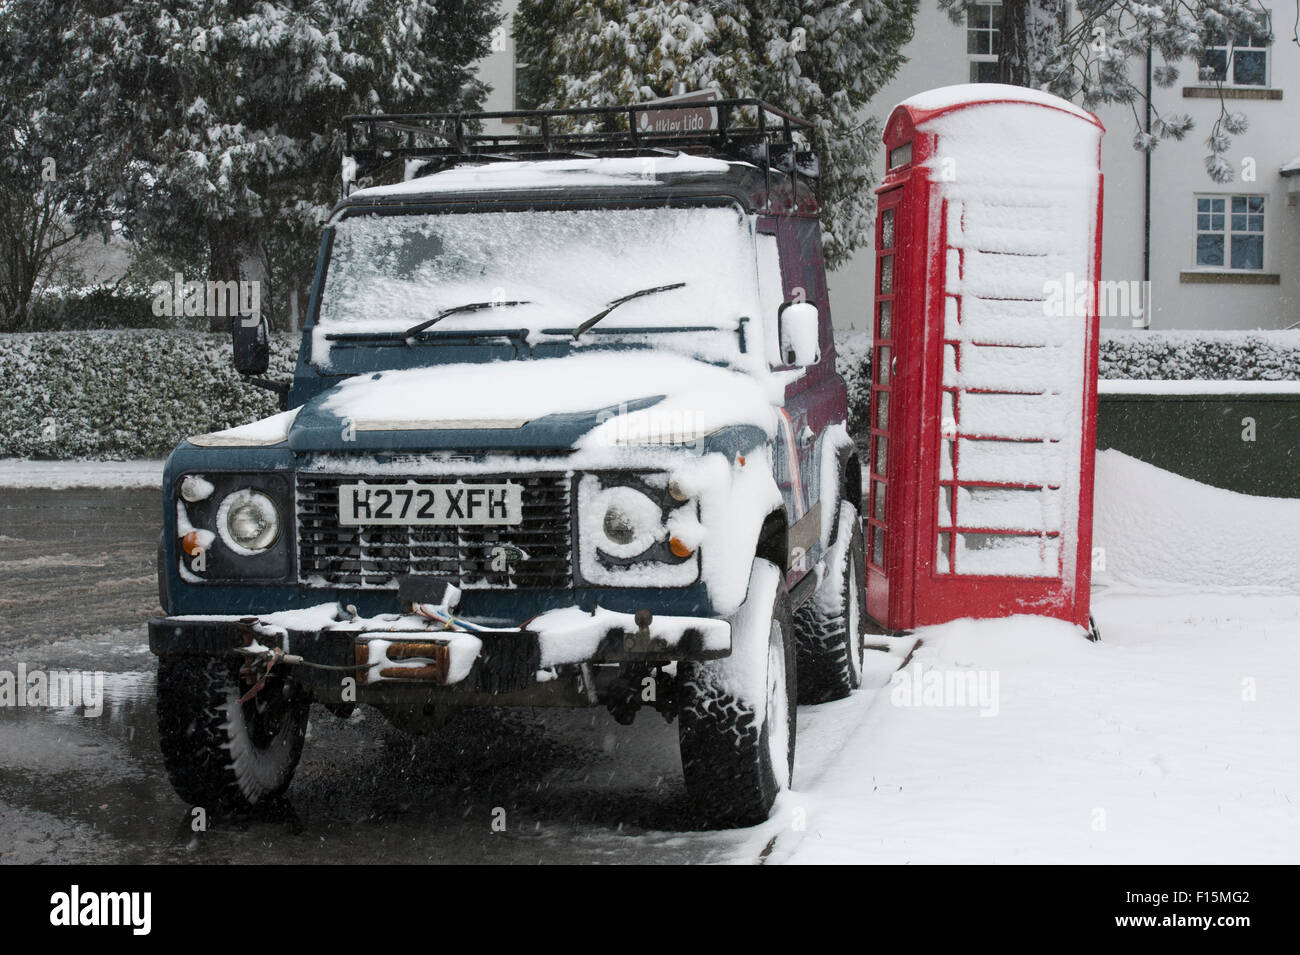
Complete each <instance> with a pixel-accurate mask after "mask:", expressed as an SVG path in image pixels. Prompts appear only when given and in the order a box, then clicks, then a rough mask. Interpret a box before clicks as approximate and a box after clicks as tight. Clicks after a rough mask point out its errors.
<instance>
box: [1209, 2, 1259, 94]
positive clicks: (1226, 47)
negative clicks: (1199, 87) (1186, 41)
mask: <svg viewBox="0 0 1300 955" xmlns="http://www.w3.org/2000/svg"><path fill="white" fill-rule="evenodd" d="M1267 16H1268V26H1269V28H1270V30H1271V26H1272V12H1271V11H1269V12H1268V13H1267ZM1239 39H1242V37H1240V36H1236V35H1232V36H1225V37H1223V41H1224V42H1223V43H1214V44H1211V45H1208V46H1206V47H1205V49H1204V50H1203V51H1202V53H1201V58H1200V62H1199V63H1198V64H1197V71H1196V75H1197V81H1198V82H1200V83H1208V84H1210V85H1215V86H1224V87H1230V88H1232V89H1240V90H1266V89H1269V88H1270V85H1269V83H1270V80H1271V79H1272V74H1273V57H1272V56H1271V55H1270V52H1271V51H1272V49H1273V44H1272V42H1271V41H1270V40H1269V39H1268V37H1267V35H1265V36H1256V35H1255V34H1249V35H1247V36H1246V37H1245V39H1246V40H1247V41H1248V42H1249V43H1250V44H1251V45H1249V46H1238V44H1237V40H1239ZM1256 42H1258V44H1259V45H1258V46H1256V45H1254V44H1255V43H1256ZM1237 50H1242V51H1246V52H1250V53H1256V52H1258V53H1262V54H1263V55H1264V76H1263V79H1261V80H1260V82H1258V83H1238V82H1237V81H1236V78H1235V74H1236V57H1235V54H1236V51H1237ZM1214 51H1222V52H1223V79H1217V78H1215V77H1211V78H1209V79H1205V78H1203V77H1202V76H1201V70H1202V69H1204V68H1205V67H1206V65H1207V64H1206V62H1205V61H1206V58H1207V57H1209V55H1210V54H1211V52H1214Z"/></svg>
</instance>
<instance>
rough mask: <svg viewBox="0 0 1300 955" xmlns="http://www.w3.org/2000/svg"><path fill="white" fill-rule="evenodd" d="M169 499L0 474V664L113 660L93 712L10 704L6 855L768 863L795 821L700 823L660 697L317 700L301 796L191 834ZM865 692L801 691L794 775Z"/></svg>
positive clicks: (831, 745) (3, 774)
mask: <svg viewBox="0 0 1300 955" xmlns="http://www.w3.org/2000/svg"><path fill="white" fill-rule="evenodd" d="M157 509H158V504H157V491H151V490H143V491H140V490H130V491H127V490H100V491H95V490H76V491H17V490H9V489H2V488H0V611H2V612H0V671H6V670H7V671H9V672H11V673H16V672H17V668H18V666H19V665H20V664H21V665H25V666H26V668H27V670H28V672H31V671H34V670H36V669H44V670H54V669H77V670H88V671H103V672H104V674H105V684H104V696H105V703H104V707H103V713H102V715H100V716H99V717H97V718H89V717H87V716H85V715H83V713H82V712H81V711H79V710H77V709H73V708H69V709H49V708H28V707H13V708H7V707H0V862H109V863H122V862H164V861H168V862H176V861H196V862H222V863H225V862H361V863H365V862H381V861H382V862H491V863H528V864H532V863H538V862H570V863H572V862H614V861H620V862H754V861H757V860H758V859H759V857H760V855H761V853H762V851H763V849H764V847H765V846H766V845H767V844H768V843H769V842H770V840H771V839H772V838H773V837H774V835H776V834H777V832H779V831H781V830H782V828H783V827H784V825H785V824H784V823H782V822H781V821H780V820H778V819H775V818H774V819H773V820H772V821H770V822H769V823H768V824H766V825H765V826H763V827H758V828H757V829H753V830H746V831H739V832H710V831H693V827H692V824H691V818H690V814H689V806H688V804H687V802H686V795H685V791H684V788H683V785H682V782H681V763H680V760H679V757H678V755H677V741H676V728H675V726H669V725H667V724H665V723H664V721H663V719H662V718H660V717H659V716H657V715H656V714H654V713H643V714H642V715H641V716H640V718H638V720H637V721H636V723H635V724H634V725H633V726H631V727H623V726H619V725H618V724H617V723H615V722H614V721H613V719H612V718H610V716H609V715H608V714H607V713H606V712H605V711H604V709H592V710H581V711H554V710H552V711H546V710H531V709H530V710H519V709H516V710H492V711H488V710H483V711H468V712H465V713H464V714H462V715H461V716H460V717H458V718H457V719H456V720H455V721H454V722H452V723H450V724H448V725H447V726H445V727H443V728H442V729H441V730H440V731H439V732H438V733H437V735H435V736H432V737H418V738H417V737H412V736H408V735H405V734H403V733H401V732H399V731H397V730H394V729H392V728H390V727H389V726H388V724H387V722H386V721H385V720H384V719H383V718H382V717H381V716H380V715H379V714H378V713H377V712H375V711H374V710H371V709H369V708H367V707H362V708H360V709H359V710H358V712H357V713H356V714H354V715H353V716H352V717H351V718H350V719H347V720H342V719H339V718H337V717H335V716H333V715H332V714H330V713H329V712H327V711H326V710H324V709H323V708H322V707H319V706H314V707H313V708H312V711H311V722H310V726H309V729H308V739H307V746H306V750H305V752H304V755H303V759H302V763H301V765H300V767H299V769H298V773H297V776H296V778H295V781H294V784H293V786H292V787H291V788H290V790H289V793H288V795H287V797H286V798H285V799H283V800H282V801H281V802H279V803H278V804H277V805H274V806H270V807H268V808H267V809H266V811H265V812H264V813H262V814H260V815H259V816H258V817H256V818H252V819H244V820H240V821H220V820H209V826H208V829H207V831H205V832H202V833H194V832H193V831H192V826H191V822H192V819H191V816H190V811H189V808H188V807H187V806H186V804H184V803H183V802H182V801H181V800H180V799H179V798H178V797H177V796H176V795H175V794H174V793H173V792H172V790H171V787H170V785H169V784H168V782H167V778H166V776H165V774H164V771H163V767H162V759H161V757H160V755H159V753H158V740H157V730H156V727H155V716H154V657H153V656H152V655H151V654H150V653H149V651H148V647H147V640H146V634H145V628H144V626H143V622H144V620H145V619H147V617H148V616H150V615H151V614H153V613H156V612H157V594H156V586H155V581H154V572H153V554H154V547H155V544H156V539H157V537H156V535H157V531H156V528H157V526H158V523H157V522H158V510H157ZM865 696H867V694H858V695H857V696H856V697H855V698H854V699H853V700H850V701H843V702H842V703H839V704H830V705H828V706H825V707H817V708H814V709H815V711H810V710H808V709H805V710H801V712H800V740H799V753H800V758H799V765H798V766H797V767H796V779H800V778H802V777H803V776H805V775H809V773H808V772H805V771H804V770H803V769H802V767H805V766H806V767H807V769H808V770H813V769H815V764H818V763H822V762H825V760H826V759H827V758H829V756H830V754H832V753H833V752H834V750H835V749H836V748H837V746H838V743H837V740H839V739H841V738H842V735H841V731H842V729H843V728H844V727H843V725H842V724H843V723H844V722H845V721H846V720H854V719H857V718H858V717H859V716H860V715H861V712H862V710H863V708H864V707H865V705H866V701H865V700H863V699H861V698H862V697H865ZM813 774H814V775H815V773H813ZM494 820H497V821H498V824H497V825H496V826H494V825H493V823H494ZM501 820H503V821H504V823H505V825H504V829H502V828H501V826H500V821H501Z"/></svg>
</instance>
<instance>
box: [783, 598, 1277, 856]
mask: <svg viewBox="0 0 1300 955" xmlns="http://www.w3.org/2000/svg"><path fill="white" fill-rule="evenodd" d="M1094 611H1095V614H1096V617H1097V621H1098V624H1099V626H1100V628H1101V632H1102V642H1100V643H1095V644H1094V643H1089V642H1087V641H1086V640H1083V639H1081V638H1080V637H1079V636H1078V634H1077V633H1076V632H1075V631H1074V630H1073V629H1072V628H1070V627H1068V626H1065V625H1056V624H1053V623H1051V622H1045V621H1042V620H1038V619H1034V618H1016V619H1013V620H1009V621H1005V620H1004V621H979V622H971V621H962V622H957V623H953V624H947V625H945V626H941V627H933V628H928V629H926V630H923V631H921V632H920V633H919V634H918V636H919V637H920V638H921V641H922V644H921V646H920V647H919V648H918V649H917V650H916V652H915V653H914V654H913V657H912V659H911V661H910V662H909V664H908V665H907V667H906V668H904V670H902V671H901V672H900V673H899V674H898V676H897V677H895V678H894V679H895V680H897V681H898V683H896V684H892V685H886V686H885V687H884V688H883V689H881V690H879V691H877V692H874V693H871V694H865V693H864V694H860V695H859V696H858V697H856V698H854V699H852V700H848V701H845V702H842V703H839V704H832V705H830V706H826V707H821V708H819V709H818V710H817V711H815V712H812V711H808V710H805V711H801V714H800V716H801V726H800V731H801V734H804V733H808V732H809V731H811V732H814V733H815V732H816V731H817V723H818V722H823V721H824V722H829V721H831V720H836V721H838V722H840V723H842V724H843V727H844V729H846V730H847V731H848V732H849V733H850V734H851V735H850V736H849V738H848V739H847V741H846V742H845V744H844V748H843V750H842V751H841V752H840V754H839V756H838V757H837V758H836V759H834V760H832V761H830V762H829V764H828V765H826V767H825V768H824V769H823V770H822V771H821V772H815V773H812V774H805V775H804V777H803V778H802V779H800V780H798V791H796V792H792V793H789V794H787V796H786V797H785V800H784V804H783V806H782V808H781V811H780V813H778V815H777V817H776V818H774V819H773V820H772V821H771V822H769V823H768V827H767V832H766V833H765V834H766V835H767V837H768V838H769V839H770V837H771V835H776V836H777V838H776V842H775V845H774V846H773V848H772V849H771V851H770V855H769V861H771V862H796V863H821V862H859V863H867V862H892V863H927V862H930V863H934V862H954V863H959V862H985V863H989V862H992V863H1033V862H1047V863H1066V862H1070V863H1080V862H1087V863H1121V862H1122V863H1154V862H1161V863H1192V862H1195V863H1210V862H1221V863H1226V862H1236V863H1244V862H1271V863H1284V862H1285V863H1291V862H1294V861H1295V853H1296V847H1297V845H1300V771H1298V770H1297V765H1296V760H1297V758H1298V757H1300V695H1297V694H1296V692H1295V689H1296V686H1297V685H1298V684H1300V654H1297V653H1296V646H1297V638H1298V637H1300V624H1298V623H1297V621H1300V598H1296V597H1292V598H1276V597H1274V598H1254V597H1246V596H1231V597H1228V596H1221V595H1220V596H1214V597H1149V596H1135V595H1116V596H1109V595H1102V596H1100V598H1099V599H1097V600H1096V601H1095V605H1094ZM927 673H928V674H935V675H937V676H938V677H946V676H947V674H961V675H962V676H963V678H964V679H967V680H969V679H970V675H972V674H973V675H976V676H978V675H979V674H981V673H982V674H984V675H985V677H986V685H987V684H991V683H992V678H993V677H994V676H996V678H997V683H996V687H997V693H996V695H995V699H996V710H993V709H991V708H984V709H987V711H988V713H989V715H987V716H986V715H983V713H982V712H981V707H980V706H978V705H975V706H950V705H924V704H925V703H926V702H927V698H926V696H925V695H924V693H922V694H921V695H920V701H921V703H922V704H923V705H905V704H906V703H907V702H908V701H907V699H906V697H905V695H904V687H909V688H910V687H912V686H914V685H915V681H916V680H917V679H918V674H919V679H920V681H921V685H922V686H923V687H924V686H925V685H926V682H925V681H926V679H927V677H926V676H925V674H927ZM930 679H935V677H931V678H930ZM932 686H933V684H932ZM940 700H941V697H939V696H937V695H936V696H934V697H933V698H931V699H929V700H928V702H929V703H930V704H933V703H935V702H938V701H940ZM948 702H951V698H949V700H948ZM805 714H807V718H806V719H805V718H804V717H805ZM809 724H811V725H809ZM800 812H802V813H803V814H804V815H805V816H806V821H804V820H800V819H799V817H798V814H799V813H800ZM801 822H803V823H804V825H805V826H806V828H805V829H804V830H803V831H799V830H798V828H797V825H798V824H799V823H801Z"/></svg>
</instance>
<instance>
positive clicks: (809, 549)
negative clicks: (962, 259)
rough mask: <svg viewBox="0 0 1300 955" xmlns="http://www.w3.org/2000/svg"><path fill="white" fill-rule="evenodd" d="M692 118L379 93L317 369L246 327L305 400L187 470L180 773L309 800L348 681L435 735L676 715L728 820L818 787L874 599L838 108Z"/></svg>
mask: <svg viewBox="0 0 1300 955" xmlns="http://www.w3.org/2000/svg"><path fill="white" fill-rule="evenodd" d="M668 109H669V107H656V106H653V105H637V106H626V107H609V108H600V109H589V110H552V111H528V112H519V113H510V114H499V113H498V114H450V115H442V114H428V115H418V116H357V117H348V118H347V119H346V120H345V124H346V141H347V146H346V156H345V159H344V183H345V184H344V198H343V199H342V201H341V202H340V203H339V204H338V205H337V207H336V208H335V209H334V211H333V213H332V215H331V216H330V218H329V220H328V222H327V224H326V226H325V228H324V235H323V239H322V242H321V246H320V254H319V259H318V264H317V269H316V276H315V281H314V286H313V291H312V294H311V299H310V303H309V306H308V315H307V319H306V322H305V325H304V330H303V332H302V338H301V346H300V350H299V353H298V359H297V367H296V370H295V373H294V378H293V381H292V383H291V384H288V383H285V384H283V385H279V384H277V383H269V382H266V381H265V380H264V379H260V378H258V377H257V376H260V375H265V373H266V369H267V342H268V338H267V331H266V325H265V322H264V321H258V322H256V323H251V324H250V323H246V322H244V321H243V320H238V319H237V320H236V321H235V323H234V337H235V361H236V367H237V368H238V369H239V370H240V371H241V372H242V373H244V374H246V375H248V376H249V377H250V378H251V379H253V380H254V381H255V382H260V383H261V384H262V385H264V386H269V387H273V388H279V390H280V392H281V396H282V407H283V408H284V410H283V411H282V412H281V413H280V414H277V415H273V416H271V417H269V418H266V419H264V420H261V421H258V422H255V423H253V424H249V425H244V426H241V427H235V428H231V429H229V430H225V431H220V432H216V433H212V434H205V435H196V436H194V437H191V438H189V439H188V440H186V441H184V442H183V443H182V444H181V445H180V446H179V447H178V448H176V450H175V451H174V452H173V453H172V455H171V457H170V458H169V459H168V462H167V465H166V470H165V474H164V509H163V531H162V535H161V541H160V545H159V553H158V562H159V566H158V570H159V581H160V594H161V601H162V606H163V609H164V612H165V613H166V616H165V617H163V618H159V619H155V620H152V621H151V622H150V624H149V633H150V646H151V648H152V650H153V652H154V653H156V654H157V655H158V657H159V676H158V715H159V729H160V737H161V747H162V751H163V755H164V760H165V763H166V767H167V771H168V774H169V776H170V778H171V781H172V783H173V785H174V786H175V789H176V791H177V792H178V793H179V795H180V796H181V797H182V798H184V799H185V800H187V801H189V802H190V803H192V804H196V805H203V806H206V807H208V808H209V809H210V810H211V811H226V812H235V811H241V810H246V809H247V808H249V807H250V806H252V805H253V804H256V803H258V802H260V801H264V800H267V799H268V798H269V797H271V796H274V795H277V794H280V793H283V792H284V791H285V790H286V789H287V788H288V786H289V784H290V782H291V779H292V776H293V773H294V770H295V768H296V765H297V763H298V759H299V756H300V754H301V752H302V748H303V743H304V736H305V728H306V723H307V714H308V708H309V705H310V704H311V703H313V702H317V703H321V704H323V705H324V706H326V707H328V708H329V709H330V710H332V711H333V712H334V713H336V714H339V715H346V714H347V713H349V712H350V711H351V709H352V708H353V707H355V706H357V705H359V704H366V705H369V706H372V707H374V708H375V709H377V710H379V711H381V712H382V713H383V714H384V715H385V716H387V717H388V718H389V719H390V720H391V721H392V722H393V723H394V724H396V725H397V726H399V727H402V728H404V729H407V730H410V731H413V732H438V731H439V727H441V726H443V725H444V723H445V721H446V720H447V717H448V715H449V714H450V713H452V712H453V711H454V710H455V709H456V708H457V707H467V706H468V707H474V706H480V707H481V706H493V707H518V706H528V707H544V706H565V707H575V706H582V707H586V706H603V707H605V708H607V709H608V710H609V711H610V713H611V714H612V716H613V718H615V719H617V720H619V721H620V722H624V723H627V722H631V721H632V719H633V718H634V716H635V715H636V714H637V712H638V710H641V709H646V708H652V709H655V710H657V711H659V713H660V714H662V715H663V716H665V717H666V718H668V719H670V720H676V723H677V726H678V734H679V739H680V745H681V758H682V769H683V773H684V777H685V782H686V786H687V789H688V790H689V792H690V794H691V795H692V797H693V799H694V800H695V801H696V802H697V803H698V806H699V810H700V813H701V818H702V819H705V820H708V821H711V822H713V823H716V824H720V825H750V824H754V823H756V822H759V821H762V820H763V819H765V818H766V817H767V816H768V814H769V813H770V811H771V807H772V804H773V800H774V799H775V797H776V795H777V793H778V791H780V790H781V789H783V788H785V787H787V786H789V785H790V777H791V771H792V768H793V760H794V747H795V728H796V721H795V708H796V704H798V703H817V702H821V701H825V700H831V699H836V698H840V697H843V696H845V695H847V694H849V693H850V692H851V691H852V690H853V689H854V688H855V687H856V686H857V685H858V684H859V682H860V674H861V665H862V654H863V648H864V644H863V628H864V626H865V621H864V612H863V575H864V548H863V538H862V528H861V520H860V517H859V507H860V502H861V500H862V481H863V476H862V473H861V467H860V465H859V461H858V457H857V453H856V451H855V448H854V444H853V442H852V440H851V439H850V436H849V434H848V431H847V428H846V416H847V408H846V390H845V384H844V381H843V380H842V379H841V378H840V376H839V375H838V374H837V373H836V371H835V348H834V343H833V340H832V337H831V320H830V307H829V301H828V297H827V289H826V277H825V270H824V266H823V258H822V251H821V250H822V236H821V231H820V227H819V224H818V195H819V179H818V168H817V163H816V160H815V158H814V157H813V155H812V154H811V152H810V151H809V148H808V141H809V134H810V131H811V126H810V124H808V123H807V122H805V121H803V120H800V119H798V118H796V117H793V116H790V115H789V114H787V113H785V112H783V111H781V110H779V109H777V108H775V107H772V106H769V105H767V104H764V103H762V102H759V101H756V100H722V101H717V102H714V103H709V104H707V105H705V106H701V107H700V110H702V111H703V115H702V116H701V117H695V119H694V121H693V122H691V123H684V124H683V123H674V122H672V121H671V119H672V117H671V116H669V117H667V121H664V122H650V121H648V119H647V117H651V118H654V117H655V116H656V115H657V114H656V111H657V110H668ZM673 109H676V110H680V109H681V107H673ZM661 118H662V117H661ZM503 120H506V121H510V122H511V123H514V124H516V125H513V126H502V127H501V128H503V129H505V130H506V131H505V132H486V131H484V129H485V126H486V125H493V126H497V125H499V124H500V122H501V121H503ZM687 127H689V129H687ZM393 170H396V171H397V173H398V174H392V171H393ZM385 178H387V179H390V180H393V181H389V182H387V183H383V180H384V179H385ZM367 182H369V183H372V184H371V185H367ZM375 183H377V184H375ZM358 186H360V188H358ZM446 731H448V732H454V723H453V724H447V728H446Z"/></svg>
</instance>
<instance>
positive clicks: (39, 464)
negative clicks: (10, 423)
mask: <svg viewBox="0 0 1300 955" xmlns="http://www.w3.org/2000/svg"><path fill="white" fill-rule="evenodd" d="M163 463H164V462H162V461H29V460H27V459H25V458H0V488H6V487H21V488H48V489H50V490H60V489H62V488H70V487H115V488H117V487H157V488H161V487H162V472H163Z"/></svg>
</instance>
